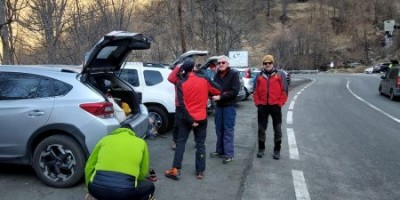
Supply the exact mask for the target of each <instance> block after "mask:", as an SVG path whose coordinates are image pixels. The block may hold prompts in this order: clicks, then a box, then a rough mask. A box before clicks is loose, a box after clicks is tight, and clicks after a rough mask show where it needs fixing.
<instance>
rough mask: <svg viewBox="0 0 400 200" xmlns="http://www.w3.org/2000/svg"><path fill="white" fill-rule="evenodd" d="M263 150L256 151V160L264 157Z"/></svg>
mask: <svg viewBox="0 0 400 200" xmlns="http://www.w3.org/2000/svg"><path fill="white" fill-rule="evenodd" d="M264 154H265V153H264V150H258V153H257V158H262V157H264Z"/></svg>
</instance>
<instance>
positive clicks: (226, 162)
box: [222, 157, 233, 164]
mask: <svg viewBox="0 0 400 200" xmlns="http://www.w3.org/2000/svg"><path fill="white" fill-rule="evenodd" d="M232 161H233V158H230V157H226V158H224V160H223V161H222V163H224V164H228V163H230V162H232Z"/></svg>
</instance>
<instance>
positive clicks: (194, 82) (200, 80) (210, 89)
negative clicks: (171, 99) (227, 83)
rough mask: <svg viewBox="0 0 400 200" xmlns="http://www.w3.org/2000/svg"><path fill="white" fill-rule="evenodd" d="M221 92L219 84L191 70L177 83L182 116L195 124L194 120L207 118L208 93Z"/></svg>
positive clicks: (217, 93) (216, 93)
mask: <svg viewBox="0 0 400 200" xmlns="http://www.w3.org/2000/svg"><path fill="white" fill-rule="evenodd" d="M209 94H211V95H219V94H221V88H220V87H219V85H217V84H215V83H213V82H212V81H209V80H208V79H207V78H205V77H203V76H201V75H199V74H196V73H194V72H189V74H187V77H184V78H183V79H182V80H180V81H179V82H178V84H177V95H178V101H179V105H180V106H181V107H182V111H183V115H182V118H183V119H184V120H185V121H186V122H188V123H191V124H193V122H197V121H202V120H206V119H207V101H208V95H209Z"/></svg>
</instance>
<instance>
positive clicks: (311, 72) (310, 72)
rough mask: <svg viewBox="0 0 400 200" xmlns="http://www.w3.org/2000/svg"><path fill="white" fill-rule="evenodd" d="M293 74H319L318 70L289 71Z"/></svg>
mask: <svg viewBox="0 0 400 200" xmlns="http://www.w3.org/2000/svg"><path fill="white" fill-rule="evenodd" d="M287 72H289V73H291V74H317V73H318V72H319V71H318V69H306V70H288V71H287Z"/></svg>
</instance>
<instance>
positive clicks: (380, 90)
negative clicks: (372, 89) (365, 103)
mask: <svg viewBox="0 0 400 200" xmlns="http://www.w3.org/2000/svg"><path fill="white" fill-rule="evenodd" d="M379 94H380V95H383V92H382V86H381V85H380V86H379Z"/></svg>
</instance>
